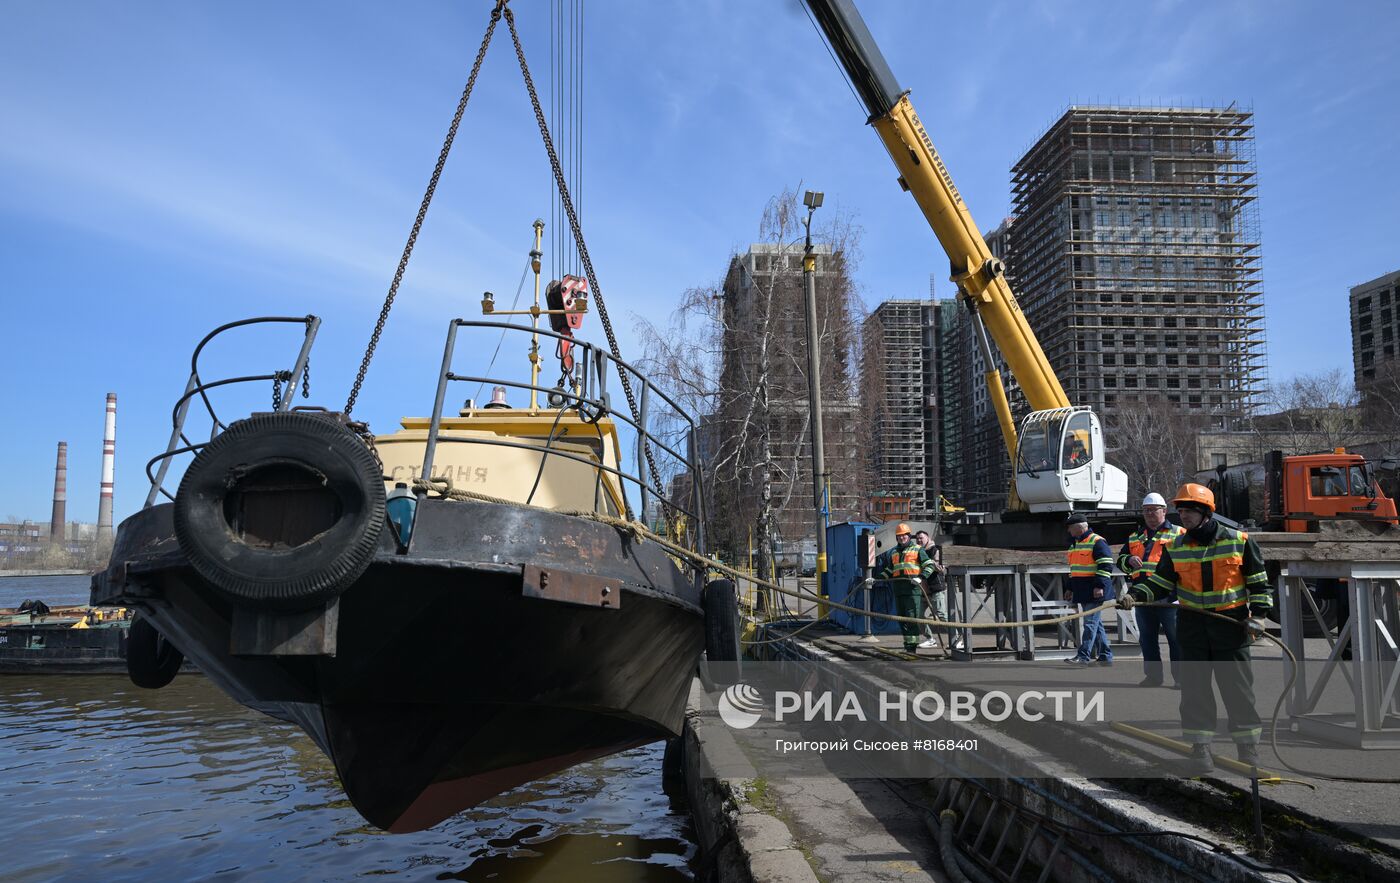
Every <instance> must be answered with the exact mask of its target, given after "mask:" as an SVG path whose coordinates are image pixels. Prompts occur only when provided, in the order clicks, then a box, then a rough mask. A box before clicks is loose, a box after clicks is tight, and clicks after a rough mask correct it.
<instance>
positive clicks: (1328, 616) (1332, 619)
mask: <svg viewBox="0 0 1400 883" xmlns="http://www.w3.org/2000/svg"><path fill="white" fill-rule="evenodd" d="M1305 584H1306V585H1307V587H1308V592H1309V593H1310V594H1311V595H1312V598H1313V603H1314V604H1316V605H1317V612H1318V613H1320V614H1322V621H1323V623H1325V624H1326V626H1327V630H1326V631H1323V630H1322V628H1320V627H1319V626H1318V624H1317V617H1315V616H1313V612H1312V608H1311V607H1309V606H1308V605H1307V602H1306V601H1305V602H1303V637H1305V638H1325V637H1326V636H1327V635H1329V634H1331V633H1332V632H1334V631H1336V629H1337V602H1336V601H1334V600H1333V599H1332V598H1330V597H1327V593H1326V592H1321V593H1320V592H1319V591H1318V587H1317V586H1316V585H1315V584H1314V583H1310V582H1309V583H1305ZM1273 596H1274V606H1273V607H1272V608H1271V609H1270V610H1269V613H1268V617H1269V619H1271V620H1273V621H1274V622H1276V623H1278V624H1279V625H1283V607H1282V604H1281V600H1280V598H1279V595H1278V583H1277V582H1275V583H1274V589H1273Z"/></svg>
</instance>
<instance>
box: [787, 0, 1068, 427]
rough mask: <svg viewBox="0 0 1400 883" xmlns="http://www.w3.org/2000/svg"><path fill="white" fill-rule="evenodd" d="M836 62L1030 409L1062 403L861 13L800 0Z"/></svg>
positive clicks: (832, 0) (824, 0) (825, 1)
mask: <svg viewBox="0 0 1400 883" xmlns="http://www.w3.org/2000/svg"><path fill="white" fill-rule="evenodd" d="M807 4H808V6H809V7H810V8H811V10H812V14H813V15H814V16H815V18H816V20H817V23H818V24H819V25H820V27H821V29H822V31H823V32H824V33H825V34H826V37H827V40H828V41H830V43H831V47H832V51H833V52H835V53H836V57H837V59H838V60H839V61H840V62H841V66H842V67H843V68H845V70H846V74H847V75H848V76H849V77H850V78H851V82H852V84H853V85H854V86H855V89H856V92H857V93H858V94H859V95H860V97H861V101H862V102H863V103H864V104H865V107H866V110H868V111H869V113H870V120H869V122H870V124H871V125H872V126H874V128H875V131H876V133H878V134H879V136H880V140H881V141H882V142H884V145H885V149H886V150H888V151H889V154H890V159H892V160H894V164H895V166H896V168H898V169H899V174H900V185H901V186H902V187H904V188H905V189H906V190H908V191H909V192H910V193H911V194H912V195H913V197H914V201H915V202H917V203H918V205H919V208H920V210H922V211H923V213H924V217H925V218H926V219H927V220H928V223H929V226H930V227H932V228H933V233H934V235H935V236H937V237H938V242H939V244H940V245H942V246H943V250H944V251H945V252H947V254H948V259H949V261H950V263H951V267H952V280H953V282H955V283H957V286H958V294H959V296H960V297H962V298H964V299H965V300H968V301H970V302H971V306H973V307H974V308H975V309H976V310H977V313H978V315H979V316H980V317H981V319H982V321H983V323H984V324H985V325H986V327H987V330H988V331H989V332H990V333H991V336H992V339H993V340H994V341H995V342H996V345H997V348H998V349H999V350H1000V351H1001V353H1002V355H1003V356H1004V357H1005V358H1006V363H1007V365H1008V366H1009V367H1010V369H1011V372H1012V374H1013V375H1014V376H1015V378H1016V381H1017V382H1018V383H1019V384H1020V385H1021V391H1022V392H1023V393H1024V394H1025V396H1026V402H1027V404H1029V405H1030V407H1031V408H1032V409H1033V410H1036V411H1045V410H1049V409H1052V408H1067V407H1069V404H1070V402H1069V398H1068V396H1066V395H1065V391H1064V388H1063V387H1062V386H1061V385H1060V381H1059V378H1058V377H1056V376H1055V372H1054V370H1053V369H1052V368H1051V367H1050V362H1049V360H1048V359H1046V358H1045V352H1044V350H1042V349H1041V347H1040V342H1039V341H1038V340H1037V339H1036V337H1035V334H1034V332H1032V331H1031V327H1030V324H1029V323H1027V322H1026V317H1025V314H1024V313H1022V312H1021V307H1020V305H1019V304H1017V303H1016V296H1015V295H1014V294H1013V293H1012V291H1011V286H1010V285H1009V284H1007V281H1006V277H1005V276H1004V275H1003V274H1002V272H1001V265H1000V262H998V261H997V260H996V259H995V258H994V257H993V256H992V253H991V250H990V249H988V248H987V243H986V241H985V240H984V239H983V238H982V233H981V231H979V230H978V229H977V224H976V222H974V221H973V220H972V215H971V213H970V212H969V211H968V209H967V204H966V203H965V202H963V199H962V195H961V194H959V193H958V188H957V186H956V185H955V184H954V183H953V179H952V177H951V176H950V175H949V174H948V170H947V168H946V167H945V166H944V165H943V160H942V159H941V158H940V157H939V156H938V151H937V150H936V149H934V146H933V141H932V140H931V139H930V138H929V136H928V132H927V131H926V130H925V129H924V126H923V123H922V122H920V121H919V115H918V114H917V113H915V112H914V105H913V104H912V103H911V102H910V101H909V95H908V93H907V92H905V91H904V90H902V89H900V87H899V83H898V81H896V80H895V77H894V74H893V73H892V72H891V71H890V68H889V65H888V64H887V63H886V62H885V58H884V56H883V55H882V54H881V53H880V49H879V47H878V46H876V45H875V40H874V38H872V37H871V36H870V31H869V30H868V29H867V28H866V26H865V22H864V21H863V20H862V19H861V17H860V13H859V12H857V11H856V8H855V6H854V5H853V4H852V3H851V2H850V0H807Z"/></svg>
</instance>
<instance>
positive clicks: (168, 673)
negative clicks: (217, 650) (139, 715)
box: [126, 613, 185, 690]
mask: <svg viewBox="0 0 1400 883" xmlns="http://www.w3.org/2000/svg"><path fill="white" fill-rule="evenodd" d="M184 663H185V654H183V653H181V652H180V650H179V648H177V647H176V646H175V645H174V644H172V643H170V642H169V641H168V640H166V638H165V636H164V635H162V634H161V633H160V632H159V631H157V630H156V627H155V626H153V625H151V623H150V622H149V621H148V620H147V619H146V618H145V617H144V616H142V615H141V614H140V613H137V614H136V615H135V616H133V617H132V619H131V625H130V626H129V627H128V628H127V635H126V674H127V676H128V677H129V678H131V682H132V683H133V684H135V685H136V686H138V687H144V688H145V689H147V690H159V689H160V688H161V687H164V686H165V685H166V684H168V683H170V682H171V681H173V680H175V675H176V674H178V673H179V671H180V666H181V665H184Z"/></svg>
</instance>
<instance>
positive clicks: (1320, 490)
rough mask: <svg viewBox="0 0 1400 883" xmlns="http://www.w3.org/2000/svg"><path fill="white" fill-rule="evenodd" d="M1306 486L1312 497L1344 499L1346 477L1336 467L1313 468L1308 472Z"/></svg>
mask: <svg viewBox="0 0 1400 883" xmlns="http://www.w3.org/2000/svg"><path fill="white" fill-rule="evenodd" d="M1308 484H1309V488H1310V490H1311V491H1312V495H1313V496H1314V497H1345V496H1346V495H1347V477H1346V474H1345V473H1343V472H1342V470H1340V469H1338V468H1337V467H1336V466H1314V467H1313V468H1312V469H1309V470H1308Z"/></svg>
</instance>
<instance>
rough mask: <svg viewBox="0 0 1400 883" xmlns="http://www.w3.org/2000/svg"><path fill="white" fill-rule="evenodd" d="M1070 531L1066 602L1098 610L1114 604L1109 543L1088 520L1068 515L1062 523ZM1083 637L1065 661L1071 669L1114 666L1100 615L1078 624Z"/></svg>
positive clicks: (1076, 514) (1080, 516) (1067, 556)
mask: <svg viewBox="0 0 1400 883" xmlns="http://www.w3.org/2000/svg"><path fill="white" fill-rule="evenodd" d="M1065 528H1066V529H1067V530H1068V531H1069V536H1070V543H1069V551H1068V552H1066V553H1065V557H1066V558H1068V559H1069V586H1068V590H1067V593H1068V595H1069V600H1071V601H1073V602H1074V603H1075V604H1082V605H1083V606H1085V607H1101V606H1103V603H1104V602H1105V601H1112V600H1113V549H1112V548H1110V547H1109V545H1108V541H1107V540H1105V539H1104V538H1103V537H1101V536H1099V535H1098V534H1096V533H1094V532H1093V531H1092V530H1090V529H1089V519H1088V518H1085V517H1084V516H1083V515H1080V514H1078V513H1075V512H1071V513H1070V515H1069V517H1068V518H1066V519H1065ZM1080 626H1081V628H1082V629H1083V637H1082V639H1081V640H1080V642H1079V649H1078V651H1076V652H1075V654H1074V655H1073V656H1071V657H1070V658H1069V659H1066V660H1065V662H1068V663H1069V664H1071V665H1092V664H1094V663H1095V662H1097V663H1098V664H1099V665H1112V664H1113V647H1112V646H1111V645H1110V644H1109V643H1108V632H1106V631H1104V627H1103V613H1102V612H1095V613H1090V614H1089V615H1088V616H1085V617H1084V618H1083V619H1082V620H1081V621H1080Z"/></svg>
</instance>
